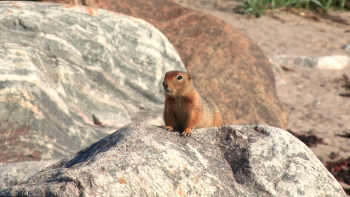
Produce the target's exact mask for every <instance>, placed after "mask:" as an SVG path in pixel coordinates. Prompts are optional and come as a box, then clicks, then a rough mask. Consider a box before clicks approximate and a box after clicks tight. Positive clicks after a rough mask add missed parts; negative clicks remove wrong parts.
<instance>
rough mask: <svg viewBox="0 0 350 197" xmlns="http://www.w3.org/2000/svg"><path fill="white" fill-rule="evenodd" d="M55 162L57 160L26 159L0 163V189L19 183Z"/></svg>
mask: <svg viewBox="0 0 350 197" xmlns="http://www.w3.org/2000/svg"><path fill="white" fill-rule="evenodd" d="M55 162H57V160H48V161H26V162H18V163H10V164H4V165H0V175H1V176H0V191H1V190H3V189H6V188H8V187H10V186H13V185H17V184H20V183H21V182H23V181H25V180H27V179H29V178H30V177H31V176H33V175H34V174H36V173H38V172H39V171H40V170H42V169H44V168H46V167H47V166H49V165H51V164H53V163H55Z"/></svg>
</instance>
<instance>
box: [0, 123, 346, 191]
mask: <svg viewBox="0 0 350 197" xmlns="http://www.w3.org/2000/svg"><path fill="white" fill-rule="evenodd" d="M0 195H4V196H6V195H11V196H26V195H30V196H44V195H50V196H82V195H83V196H186V195H187V196H329V197H335V196H346V195H345V193H344V191H343V190H342V188H341V186H340V185H339V184H338V182H337V181H336V180H335V179H334V177H333V176H332V175H331V174H330V173H329V172H328V171H327V170H326V169H325V167H324V166H323V165H322V163H321V162H320V161H319V160H318V159H317V158H316V156H315V155H314V154H313V153H312V152H311V151H310V150H309V149H308V148H307V147H306V146H305V145H304V144H303V143H302V142H300V141H299V140H298V139H296V138H295V137H294V136H292V135H291V134H290V133H288V132H287V131H284V130H281V129H278V128H275V127H270V126H262V125H261V126H249V125H248V126H226V127H221V128H207V129H198V130H194V132H193V135H192V137H190V138H181V137H180V136H179V133H176V132H168V131H166V130H165V129H161V128H159V127H157V126H154V125H148V124H145V123H133V124H130V125H127V126H125V127H124V128H122V129H120V130H118V131H116V132H114V133H113V134H110V135H109V136H107V137H105V138H104V139H102V140H100V141H98V142H96V143H95V144H93V145H91V146H90V147H87V148H85V149H83V150H81V151H80V152H78V153H77V154H74V155H72V156H70V157H67V158H65V159H62V160H60V161H59V162H57V163H55V164H53V165H51V166H49V167H47V168H45V169H44V170H42V171H41V172H39V173H38V174H36V175H34V176H33V177H31V178H30V179H29V180H27V181H25V182H23V183H21V184H19V185H16V186H12V187H9V188H7V189H5V190H3V191H1V192H0Z"/></svg>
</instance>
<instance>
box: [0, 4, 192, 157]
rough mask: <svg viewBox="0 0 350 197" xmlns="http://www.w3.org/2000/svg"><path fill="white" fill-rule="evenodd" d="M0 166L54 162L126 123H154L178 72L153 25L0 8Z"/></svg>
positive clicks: (50, 9)
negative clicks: (169, 78)
mask: <svg viewBox="0 0 350 197" xmlns="http://www.w3.org/2000/svg"><path fill="white" fill-rule="evenodd" d="M0 13H1V15H0V150H1V151H0V163H6V162H18V161H27V160H41V159H61V158H63V157H65V156H67V155H70V154H72V153H74V152H76V151H78V150H81V149H82V148H84V147H86V146H88V145H90V144H92V143H94V142H96V140H99V139H101V138H103V137H105V136H106V135H108V134H109V133H111V132H112V131H115V130H116V129H118V128H121V127H122V126H124V125H126V124H129V123H131V122H149V123H155V124H162V112H163V107H164V93H163V89H162V81H163V77H164V74H165V73H166V72H167V71H170V70H182V71H185V67H184V66H183V64H182V62H181V59H180V57H179V55H178V53H177V52H176V50H175V48H174V47H173V46H172V44H171V43H170V42H169V41H168V39H167V38H166V37H165V36H164V35H163V34H162V33H161V32H160V31H159V30H157V29H156V28H155V27H154V26H153V25H151V24H149V23H147V22H145V21H143V20H141V19H136V18H133V17H129V16H125V15H123V14H117V13H111V12H108V11H105V10H99V9H91V8H87V7H83V6H73V7H71V6H67V5H61V4H53V3H34V2H0Z"/></svg>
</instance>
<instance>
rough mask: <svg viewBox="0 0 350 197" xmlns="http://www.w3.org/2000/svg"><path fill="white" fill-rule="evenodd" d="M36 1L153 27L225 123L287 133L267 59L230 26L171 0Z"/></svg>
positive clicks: (246, 38)
mask: <svg viewBox="0 0 350 197" xmlns="http://www.w3.org/2000/svg"><path fill="white" fill-rule="evenodd" d="M40 1H49V2H60V3H70V4H76V3H77V4H81V5H86V6H91V7H95V8H103V9H107V10H111V11H115V12H119V13H123V14H127V15H131V16H134V17H138V18H142V19H144V20H146V21H148V22H150V23H152V24H153V25H155V26H156V27H157V28H158V29H160V30H161V31H162V32H163V33H164V34H165V35H166V36H167V37H168V39H169V40H170V42H171V43H172V44H173V45H174V46H175V48H176V49H177V51H178V52H179V54H180V56H181V59H182V61H183V62H184V64H185V65H186V68H187V70H188V71H189V72H190V73H191V74H193V77H194V83H195V85H196V87H197V88H198V90H199V92H200V93H201V94H202V95H204V96H210V97H212V98H213V100H215V101H216V102H217V103H218V106H219V108H220V109H221V111H222V113H223V120H224V123H226V124H233V123H234V124H254V123H267V124H269V125H273V126H277V127H281V128H284V129H286V128H287V121H288V120H287V118H288V111H287V108H286V107H285V106H284V105H282V104H281V102H280V101H279V100H278V98H277V96H276V90H275V84H274V76H273V73H272V69H271V65H270V63H269V61H268V58H267V57H266V55H265V54H264V53H263V52H262V51H261V49H260V48H259V47H258V46H257V44H256V43H255V42H254V41H252V40H251V39H249V38H248V37H247V36H245V35H243V34H242V33H241V32H240V31H239V30H237V29H235V28H233V27H232V26H231V25H230V24H228V23H226V22H224V21H222V20H220V19H218V18H216V17H214V16H211V15H209V14H205V13H202V12H198V11H195V10H192V9H188V8H185V7H183V6H180V5H178V4H177V3H175V2H173V1H171V0H148V1H145V0H104V1H101V0H40ZM248 98H249V99H248Z"/></svg>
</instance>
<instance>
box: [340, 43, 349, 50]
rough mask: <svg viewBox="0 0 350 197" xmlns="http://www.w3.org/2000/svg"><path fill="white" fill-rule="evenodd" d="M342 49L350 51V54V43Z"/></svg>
mask: <svg viewBox="0 0 350 197" xmlns="http://www.w3.org/2000/svg"><path fill="white" fill-rule="evenodd" d="M342 48H343V49H344V50H345V51H349V52H350V42H349V43H347V44H346V45H344V46H343V47H342Z"/></svg>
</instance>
